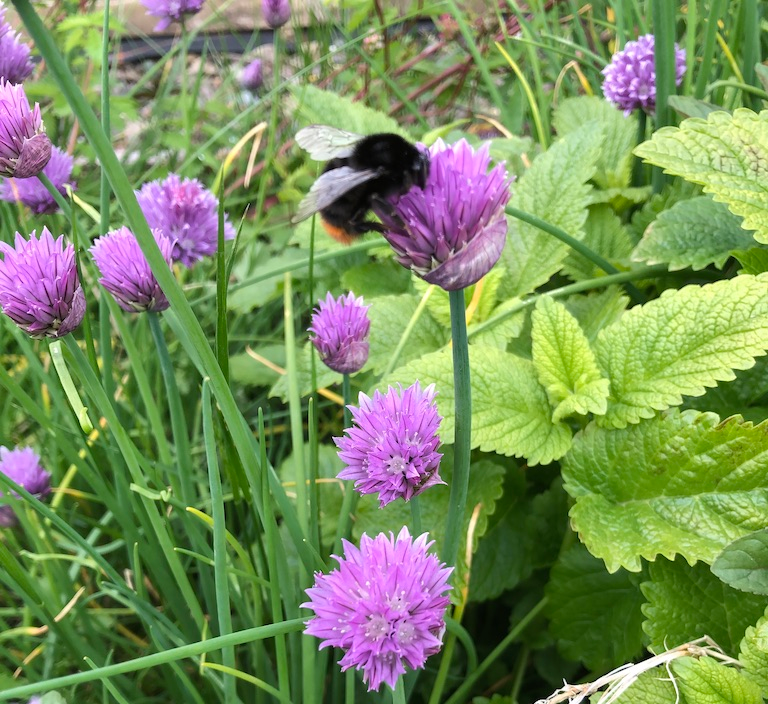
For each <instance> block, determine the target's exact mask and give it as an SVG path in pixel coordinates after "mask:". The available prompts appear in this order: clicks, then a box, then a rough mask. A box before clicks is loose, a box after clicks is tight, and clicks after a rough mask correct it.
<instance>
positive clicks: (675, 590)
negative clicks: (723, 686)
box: [640, 558, 765, 656]
mask: <svg viewBox="0 0 768 704" xmlns="http://www.w3.org/2000/svg"><path fill="white" fill-rule="evenodd" d="M648 575H649V577H648V581H646V582H643V583H642V584H641V585H640V588H641V589H642V591H643V594H644V595H645V597H646V599H647V600H648V601H647V603H646V604H644V605H643V614H644V615H645V618H646V621H645V623H643V629H644V630H645V632H646V633H647V634H648V636H649V637H650V639H651V643H650V646H649V647H650V648H651V649H652V650H654V651H656V652H661V651H663V650H667V649H668V648H674V647H676V646H678V645H681V644H682V643H687V642H690V641H693V640H696V639H697V638H701V637H702V636H704V635H708V636H709V637H710V638H712V639H713V640H714V641H715V643H717V644H718V645H719V646H720V647H721V648H722V649H723V651H724V652H726V653H728V654H729V655H732V656H735V655H736V653H737V652H738V649H739V643H740V642H741V639H742V637H743V636H744V631H745V630H746V629H747V627H748V626H750V625H751V624H753V623H755V622H756V621H757V619H758V618H760V616H761V615H762V614H763V611H764V610H765V600H764V599H760V598H759V597H756V596H753V595H752V594H745V593H744V592H740V591H738V590H736V589H733V588H732V587H729V586H728V585H727V584H723V583H722V582H721V581H720V580H719V579H718V578H717V577H715V575H713V574H712V572H711V571H710V570H709V567H707V565H705V564H703V563H701V562H699V563H697V564H696V565H694V566H693V567H691V566H690V565H688V564H686V563H685V561H683V560H682V559H681V558H678V559H677V560H675V561H674V562H669V561H668V560H662V559H658V560H656V561H655V562H652V563H651V564H650V565H649V567H648Z"/></svg>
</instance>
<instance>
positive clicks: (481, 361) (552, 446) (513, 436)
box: [381, 345, 571, 465]
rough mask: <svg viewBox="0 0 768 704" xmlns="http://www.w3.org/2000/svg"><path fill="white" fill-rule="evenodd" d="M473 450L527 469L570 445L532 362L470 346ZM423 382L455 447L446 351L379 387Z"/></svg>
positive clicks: (401, 371)
mask: <svg viewBox="0 0 768 704" xmlns="http://www.w3.org/2000/svg"><path fill="white" fill-rule="evenodd" d="M469 366H470V372H471V381H472V447H473V448H479V449H481V450H482V451H483V452H497V453H498V454H501V455H514V456H515V457H525V458H526V459H527V460H528V463H529V464H532V465H533V464H549V463H550V462H552V461H553V460H556V459H558V458H560V457H562V456H563V455H564V454H565V453H566V452H567V450H568V448H569V447H570V444H571V431H570V429H569V428H568V426H567V425H565V424H564V423H553V422H552V420H551V417H552V409H551V407H550V405H549V402H548V401H547V393H546V391H545V390H544V387H543V386H542V385H541V384H540V383H539V380H538V377H537V376H536V371H535V370H534V367H533V364H532V363H531V362H529V361H528V360H525V359H521V358H520V357H516V356H515V355H512V354H509V353H507V352H504V351H503V350H499V349H496V348H494V347H484V346H481V345H470V347H469ZM417 379H418V380H419V381H420V382H421V383H422V385H425V384H431V383H434V384H435V385H436V386H437V391H438V396H437V405H438V408H439V410H440V415H441V416H443V422H442V424H441V426H440V437H441V439H442V441H443V442H445V443H449V444H450V443H453V433H454V428H455V425H454V408H453V401H454V395H453V360H452V356H451V352H450V350H448V349H444V350H440V351H439V352H434V353H432V354H428V355H425V356H424V357H421V358H420V359H418V360H415V361H413V362H410V363H409V364H407V365H405V366H403V367H401V368H400V369H398V370H397V373H396V375H393V377H392V378H391V379H384V380H382V382H381V386H384V387H386V385H387V384H392V383H395V382H398V381H399V382H401V383H402V384H403V385H404V386H406V385H410V384H412V383H413V382H414V381H416V380H417Z"/></svg>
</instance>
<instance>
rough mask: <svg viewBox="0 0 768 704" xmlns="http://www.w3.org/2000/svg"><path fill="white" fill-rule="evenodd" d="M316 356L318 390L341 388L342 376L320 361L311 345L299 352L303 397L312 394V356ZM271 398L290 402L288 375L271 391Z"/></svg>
mask: <svg viewBox="0 0 768 704" xmlns="http://www.w3.org/2000/svg"><path fill="white" fill-rule="evenodd" d="M313 355H315V362H314V363H315V373H316V375H317V388H318V389H319V388H321V387H325V386H333V385H334V384H339V390H340V388H341V374H339V373H338V372H335V371H333V370H332V369H329V368H328V367H326V366H325V364H323V363H322V362H321V361H320V356H319V355H317V353H316V352H315V348H314V347H313V346H312V344H311V343H309V342H308V343H307V344H306V345H304V347H302V348H300V349H299V350H297V354H296V377H297V380H298V385H299V393H300V394H301V395H302V396H306V395H307V394H311V393H312V392H313V391H314V389H313V388H312V356H313ZM269 395H270V396H277V397H278V398H280V399H282V400H283V401H287V400H288V375H287V374H283V375H282V376H281V377H280V378H279V379H278V380H277V381H276V382H275V384H274V386H273V387H272V388H271V389H270V390H269Z"/></svg>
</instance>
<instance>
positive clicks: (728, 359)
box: [594, 276, 768, 428]
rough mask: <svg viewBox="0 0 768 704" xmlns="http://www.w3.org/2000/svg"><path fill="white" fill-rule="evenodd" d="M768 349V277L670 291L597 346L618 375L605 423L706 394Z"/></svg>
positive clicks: (606, 368) (601, 360)
mask: <svg viewBox="0 0 768 704" xmlns="http://www.w3.org/2000/svg"><path fill="white" fill-rule="evenodd" d="M766 349H768V278H764V277H760V278H755V277H752V276H740V277H737V278H735V279H730V280H725V281H718V282H716V283H714V284H711V285H709V286H686V287H685V288H682V289H679V290H668V291H665V292H664V293H663V294H662V295H661V296H660V297H659V298H657V299H655V300H653V301H650V302H649V303H647V304H645V305H644V306H638V307H635V308H633V309H631V310H630V311H628V312H627V313H626V314H625V315H624V316H623V317H622V318H621V319H620V320H619V321H618V322H616V323H614V324H613V325H611V326H609V327H607V328H605V329H604V330H602V331H601V333H600V334H599V335H598V337H597V341H596V343H595V346H594V350H595V354H596V356H597V361H598V364H599V365H600V366H601V368H602V369H603V372H604V373H605V374H606V376H608V378H609V379H610V380H611V396H610V400H609V404H608V413H607V415H606V416H605V424H606V425H610V426H613V427H619V428H620V427H624V426H625V425H626V424H627V423H637V422H638V421H640V420H641V419H642V418H650V417H651V416H653V414H654V411H656V410H663V409H665V408H669V407H670V406H676V405H679V404H681V403H682V397H683V396H684V395H689V396H701V395H702V394H703V393H704V391H705V389H706V387H711V386H715V384H716V383H717V382H718V381H730V380H731V379H733V378H734V373H733V370H734V369H748V368H749V367H751V366H752V365H753V364H754V357H756V356H759V355H762V354H765V351H766Z"/></svg>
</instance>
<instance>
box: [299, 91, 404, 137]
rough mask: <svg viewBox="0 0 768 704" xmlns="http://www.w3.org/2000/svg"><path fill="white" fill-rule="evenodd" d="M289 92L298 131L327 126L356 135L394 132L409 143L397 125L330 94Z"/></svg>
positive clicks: (347, 100) (380, 115) (375, 113)
mask: <svg viewBox="0 0 768 704" xmlns="http://www.w3.org/2000/svg"><path fill="white" fill-rule="evenodd" d="M291 92H292V95H293V98H294V100H295V101H296V117H298V118H299V120H300V122H301V125H302V127H306V126H307V125H312V124H321V125H330V126H331V127H336V128H338V129H341V130H345V131H347V132H354V133H356V134H375V133H376V132H394V133H395V134H399V135H401V136H402V137H405V138H407V139H410V136H409V135H408V133H407V132H406V131H405V130H403V128H402V127H400V125H399V124H398V122H397V121H396V120H393V119H392V118H391V117H389V116H388V115H386V114H384V113H383V112H380V111H379V110H374V109H372V108H369V107H367V106H366V105H363V103H360V102H355V101H353V100H351V99H350V98H346V97H344V96H342V95H339V94H338V93H334V92H333V91H329V90H322V89H320V88H315V86H312V85H302V86H301V87H296V88H292V90H291Z"/></svg>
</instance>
